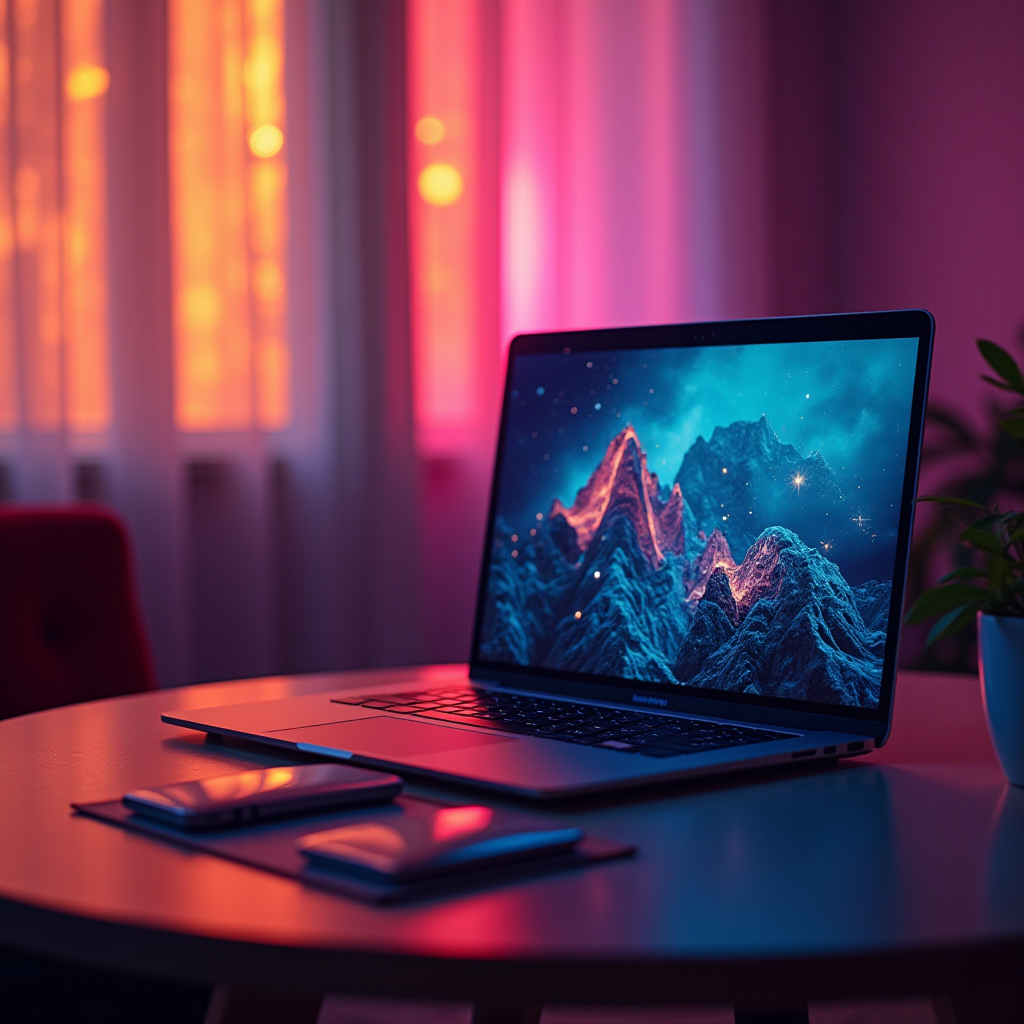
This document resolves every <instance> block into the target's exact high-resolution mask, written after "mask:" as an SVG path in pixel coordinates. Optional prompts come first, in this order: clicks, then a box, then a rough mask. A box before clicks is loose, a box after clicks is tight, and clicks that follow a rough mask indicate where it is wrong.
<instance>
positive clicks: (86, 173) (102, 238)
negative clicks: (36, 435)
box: [60, 0, 111, 432]
mask: <svg viewBox="0 0 1024 1024" xmlns="http://www.w3.org/2000/svg"><path fill="white" fill-rule="evenodd" d="M104 8H105V0H80V2H78V3H73V4H62V5H61V7H60V11H61V45H62V56H63V58H64V60H65V61H66V62H67V65H68V66H70V68H71V71H70V72H69V74H68V75H67V76H66V78H65V81H64V95H65V97H66V99H67V101H68V102H67V103H65V105H64V110H63V119H62V125H61V128H62V133H63V147H64V152H63V154H62V155H63V160H62V164H63V167H62V173H63V203H62V207H63V209H62V213H61V221H62V227H63V232H62V234H63V243H64V244H63V248H64V253H63V260H64V288H63V293H64V294H63V298H64V346H65V347H64V351H65V356H64V367H65V371H64V372H65V384H64V389H65V398H64V401H65V406H66V416H67V421H68V424H69V425H70V426H71V428H72V429H73V430H78V431H83V432H90V431H91V432H97V431H101V430H104V429H105V428H106V427H108V426H109V424H110V417H111V410H110V371H109V359H110V355H109V345H110V342H109V316H108V309H107V301H108V300H107V273H106V263H107V202H106V194H107V193H106V187H107V162H106V120H105V119H106V101H105V100H102V99H101V97H103V96H104V95H105V94H106V92H107V90H108V89H109V87H110V72H109V71H107V69H106V67H105V66H104V64H105V61H106V53H105V38H106V16H105V10H104ZM86 100H90V101H93V102H85V101H86Z"/></svg>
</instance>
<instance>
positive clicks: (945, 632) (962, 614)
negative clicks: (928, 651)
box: [925, 608, 977, 647]
mask: <svg viewBox="0 0 1024 1024" xmlns="http://www.w3.org/2000/svg"><path fill="white" fill-rule="evenodd" d="M976 615H977V609H975V608H965V609H964V610H963V611H959V612H958V611H952V612H949V614H947V615H943V616H942V618H941V619H939V621H938V622H936V623H935V625H934V626H932V628H931V631H930V632H929V633H928V639H927V640H925V646H926V647H927V646H928V645H929V644H933V643H935V641H936V640H942V639H943V638H945V637H947V636H952V635H953V634H954V633H959V632H960V630H961V629H963V628H964V626H967V625H970V623H972V622H973V621H974V618H975V616H976Z"/></svg>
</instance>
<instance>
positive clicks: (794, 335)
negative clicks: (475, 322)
mask: <svg viewBox="0 0 1024 1024" xmlns="http://www.w3.org/2000/svg"><path fill="white" fill-rule="evenodd" d="M934 331H935V322H934V319H933V317H932V315H931V313H929V312H928V311H927V310H923V309H903V310H886V311H880V312H867V313H835V314H824V315H818V316H800V317H769V318H759V319H750V320H726V321H708V322H702V323H692V324H661V325H651V326H642V327H620V328H602V329H594V330H580V331H557V332H544V333H537V334H523V335H519V336H517V337H516V338H514V339H513V340H512V343H511V345H510V347H509V355H508V372H506V375H505V387H504V394H503V401H502V411H501V424H500V429H499V435H498V445H497V452H496V458H495V469H494V473H493V474H492V479H491V493H490V501H489V505H488V516H487V528H486V532H485V536H484V547H483V558H482V562H481V570H480V577H479V586H478V590H477V601H476V612H475V620H474V626H473V639H472V649H471V653H470V669H469V675H470V678H471V679H472V680H474V681H476V682H482V683H488V684H497V685H501V686H507V687H511V688H516V689H520V690H527V691H531V692H536V693H550V694H552V695H561V696H569V697H580V698H584V699H590V700H600V701H604V702H608V703H613V704H620V705H624V706H630V707H638V706H646V707H655V708H657V707H660V708H663V709H665V710H669V711H680V712H688V713H691V714H696V715H705V716H709V717H719V718H726V719H735V720H742V721H749V722H755V723H763V724H765V725H777V726H782V727H789V728H795V729H809V730H831V731H842V732H853V733H858V734H861V735H865V736H870V737H871V738H873V739H874V740H875V742H876V744H877V745H881V744H882V743H884V742H885V739H886V738H887V736H888V732H889V724H890V722H891V719H892V704H893V699H894V693H895V676H896V667H897V664H898V658H899V640H900V622H901V617H902V607H903V597H904V591H905V587H906V576H907V563H908V560H909V556H910V538H911V535H912V530H913V521H914V504H915V503H914V498H915V495H916V491H917V481H918V474H919V471H920V461H921V442H922V437H923V433H924V410H925V403H926V400H927V389H928V377H929V372H930V368H931V357H932V348H933V343H934ZM886 338H917V339H919V340H918V353H917V365H916V367H915V374H914V387H913V396H912V400H911V409H910V415H909V424H908V436H907V458H906V464H905V469H904V480H903V490H902V499H901V509H900V519H899V526H898V529H897V537H896V552H895V559H894V569H893V586H892V595H891V599H890V606H889V622H888V627H887V642H886V653H885V659H884V663H883V669H882V681H881V689H880V695H879V703H878V707H877V708H876V709H865V708H850V707H847V706H842V705H837V706H836V709H835V710H834V711H833V710H832V709H831V707H822V705H814V706H813V708H812V709H807V708H803V709H802V708H800V707H799V706H797V707H792V706H782V705H781V702H780V703H776V704H772V703H771V702H770V700H771V699H770V698H766V699H765V700H768V701H769V703H761V702H759V701H757V700H754V699H751V698H746V699H737V698H738V697H739V695H730V694H727V693H726V692H725V691H714V693H715V696H713V697H711V696H708V697H704V696H698V695H696V694H694V693H693V692H692V691H690V692H685V693H674V692H671V691H668V692H666V691H665V689H663V688H662V687H659V686H657V685H649V684H645V683H643V682H639V681H629V680H621V681H620V682H618V683H611V682H604V681H603V680H602V678H601V677H596V676H583V675H582V674H578V673H569V672H563V671H560V670H551V669H543V668H536V667H533V666H519V665H511V664H506V663H498V662H491V661H485V660H484V659H482V658H481V657H480V656H479V649H480V636H481V630H482V627H483V614H484V609H485V606H486V598H487V583H488V577H489V572H490V565H491V561H490V556H491V544H492V538H493V534H494V524H495V520H496V516H497V500H498V489H499V484H500V476H501V474H500V467H501V466H502V465H503V462H502V459H503V456H504V451H505V443H506V431H507V425H508V412H509V409H508V403H509V401H510V400H511V397H510V391H511V382H512V372H511V369H512V365H513V362H514V360H515V359H517V358H519V357H520V356H522V355H527V354H534V353H552V354H555V353H558V352H561V351H563V350H564V349H565V348H570V349H574V350H579V349H585V350H595V351H600V350H602V349H604V350H608V349H644V348H689V347H697V346H706V347H710V346H719V345H723V346H724V345H744V344H765V343H771V342H810V343H813V342H829V341H855V340H869V339H886Z"/></svg>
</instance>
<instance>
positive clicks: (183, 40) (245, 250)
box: [168, 0, 291, 431]
mask: <svg viewBox="0 0 1024 1024" xmlns="http://www.w3.org/2000/svg"><path fill="white" fill-rule="evenodd" d="M168 28H169V51H170V76H171V78H170V90H169V91H170V111H169V113H170V118H169V120H170V154H171V226H172V248H173V275H174V281H173V289H174V327H175V351H176V380H175V385H176V410H177V420H178V426H179V427H180V428H181V429H183V430H189V431H221V430H240V429H245V428H248V427H250V426H253V425H254V424H256V425H259V426H261V427H264V428H268V429H280V428H282V427H284V426H286V425H287V423H288V420H289V418H290V414H291V410H290V397H289V394H290V389H289V380H288V366H289V361H288V345H287V333H286V299H287V279H286V272H285V268H286V261H285V246H286V242H287V216H286V213H287V210H286V194H285V190H286V184H287V164H286V160H285V151H286V150H285V129H286V125H285V99H284V73H283V60H284V57H283V54H284V4H283V0H202V2H199V0H171V3H170V6H169V26H168Z"/></svg>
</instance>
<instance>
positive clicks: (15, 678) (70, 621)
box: [0, 505, 154, 718]
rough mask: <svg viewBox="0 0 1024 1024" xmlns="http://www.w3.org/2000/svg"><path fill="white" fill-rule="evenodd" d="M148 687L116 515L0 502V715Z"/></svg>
mask: <svg viewBox="0 0 1024 1024" xmlns="http://www.w3.org/2000/svg"><path fill="white" fill-rule="evenodd" d="M153 685H154V673H153V665H152V660H151V656H150V651H149V645H148V643H147V640H146V635H145V631H144V628H143V625H142V618H141V616H140V614H139V608H138V603H137V601H136V596H135V586H134V581H133V578H132V564H131V557H130V554H129V550H128V541H127V535H126V532H125V529H124V527H123V526H122V525H121V522H120V520H118V519H117V518H116V517H114V516H113V515H111V514H110V513H109V512H106V511H105V510H102V509H99V508H95V507H91V506H72V507H66V506H62V507H60V508H53V507H46V508H43V507H36V506H18V505H8V506H5V507H2V508H0V718H10V717H11V716H13V715H23V714H28V713H29V712H30V711H40V710H42V709H43V708H52V707H57V706H58V705H61V704H73V703H77V702H78V701H83V700H95V699H97V698H99V697H115V696H120V695H121V694H125V693H138V692H140V691H142V690H151V689H152V688H153Z"/></svg>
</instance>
